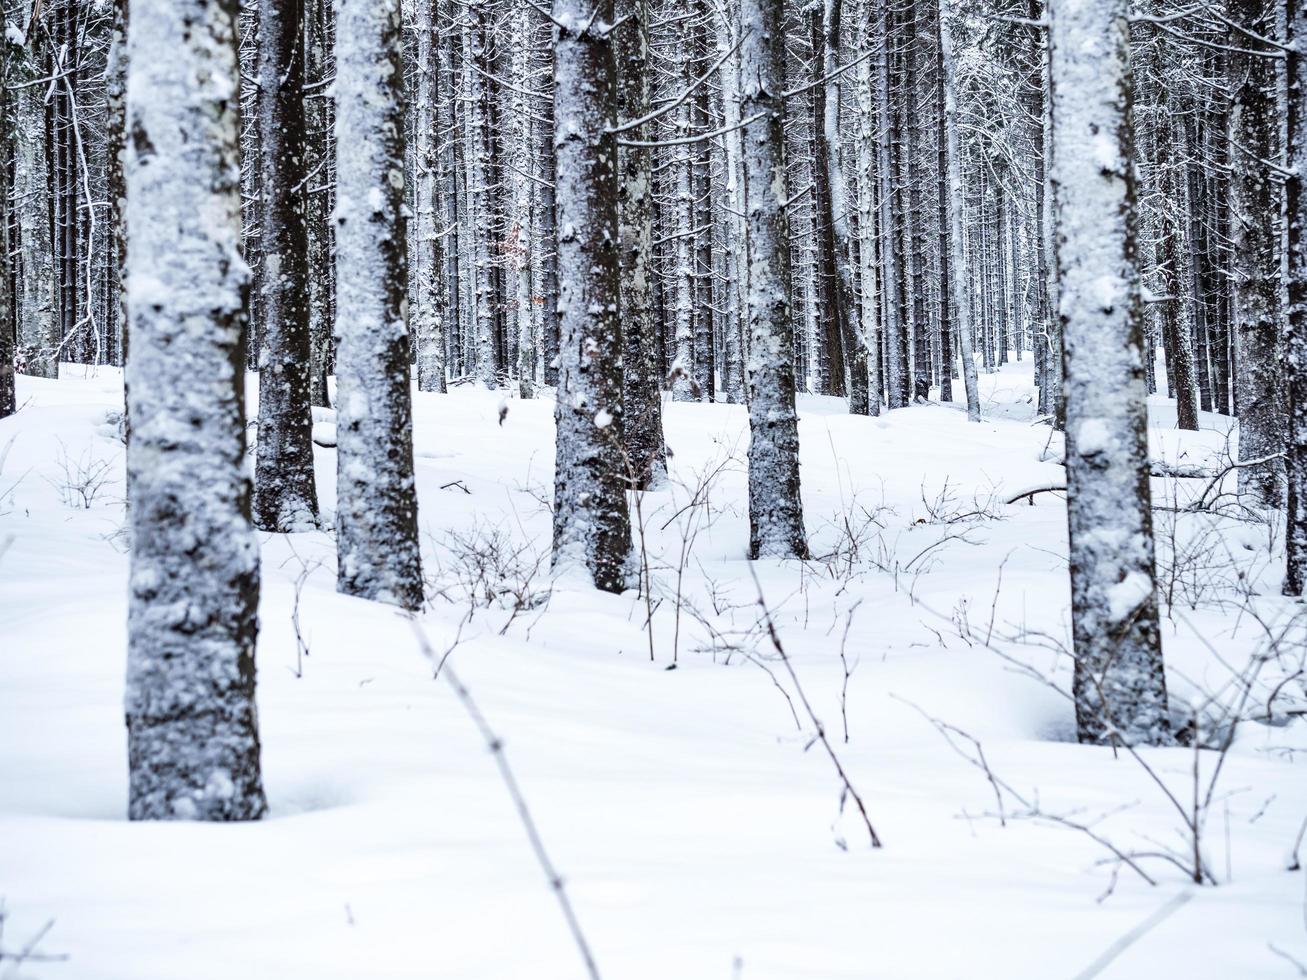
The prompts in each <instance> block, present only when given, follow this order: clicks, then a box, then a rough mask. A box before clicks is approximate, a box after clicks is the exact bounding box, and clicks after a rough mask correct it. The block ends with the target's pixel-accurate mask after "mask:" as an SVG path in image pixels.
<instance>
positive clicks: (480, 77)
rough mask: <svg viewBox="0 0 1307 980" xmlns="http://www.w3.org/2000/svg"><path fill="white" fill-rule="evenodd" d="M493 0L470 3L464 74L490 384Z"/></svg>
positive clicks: (471, 217) (477, 282)
mask: <svg viewBox="0 0 1307 980" xmlns="http://www.w3.org/2000/svg"><path fill="white" fill-rule="evenodd" d="M487 2H488V0H472V2H471V3H469V4H468V10H467V16H468V18H469V20H470V24H469V26H468V27H467V28H466V29H465V33H464V35H463V78H464V88H465V91H466V105H465V106H464V108H463V119H464V131H463V139H464V149H463V163H464V166H465V168H466V179H467V201H468V226H467V232H468V234H469V236H470V238H471V240H472V247H471V253H472V254H471V264H472V282H471V285H472V288H473V293H474V295H473V307H472V308H473V311H474V315H475V318H476V321H475V322H476V328H475V330H476V333H475V344H476V376H477V380H479V381H480V382H481V383H482V384H483V385H485V386H486V387H487V388H495V387H497V386H498V384H499V359H498V356H497V350H496V345H495V310H494V302H495V290H494V270H493V268H492V265H491V258H490V236H491V234H493V230H492V228H491V187H490V183H491V174H490V120H489V118H488V109H489V107H488V103H489V101H490V95H489V92H488V90H487V89H488V79H487V78H486V77H485V73H486V68H487V60H486V30H487V25H486V20H487V17H488V14H487V11H486V5H487Z"/></svg>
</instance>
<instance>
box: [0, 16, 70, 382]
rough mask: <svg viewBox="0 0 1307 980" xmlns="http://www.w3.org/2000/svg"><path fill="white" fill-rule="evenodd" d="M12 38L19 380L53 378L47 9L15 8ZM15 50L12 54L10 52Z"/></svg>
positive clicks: (56, 344)
mask: <svg viewBox="0 0 1307 980" xmlns="http://www.w3.org/2000/svg"><path fill="white" fill-rule="evenodd" d="M18 15H19V24H20V25H22V27H21V28H20V29H18V33H16V34H15V33H9V34H7V35H6V37H5V45H6V57H8V58H11V59H12V63H13V66H14V67H13V72H12V77H13V81H12V88H13V89H14V96H13V97H14V144H15V151H14V206H15V209H16V211H17V215H16V217H17V225H18V255H17V262H18V282H19V290H18V294H17V296H16V297H15V300H16V303H17V306H18V357H19V363H20V365H21V366H22V369H23V372H24V373H25V374H30V375H33V376H35V377H38V378H55V377H58V374H59V352H60V336H59V318H58V316H57V315H56V310H55V269H54V242H53V239H52V233H51V229H50V215H51V208H52V202H51V180H50V175H49V166H48V159H49V157H48V152H47V146H48V144H47V137H48V132H47V125H46V106H45V90H46V86H43V85H42V84H41V79H42V78H43V77H44V76H45V71H44V68H45V50H46V46H47V43H48V41H47V24H46V19H47V17H48V16H49V7H48V6H45V5H43V4H42V3H41V2H40V0H22V2H21V3H20V4H19V5H18ZM15 48H17V50H15Z"/></svg>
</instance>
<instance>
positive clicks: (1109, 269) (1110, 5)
mask: <svg viewBox="0 0 1307 980" xmlns="http://www.w3.org/2000/svg"><path fill="white" fill-rule="evenodd" d="M1051 7H1052V9H1051V18H1050V19H1051V27H1050V31H1051V37H1050V39H1051V53H1050V58H1051V62H1052V83H1053V84H1052V95H1053V168H1052V181H1053V191H1054V207H1055V218H1056V222H1057V242H1058V247H1057V252H1056V256H1057V275H1058V313H1059V316H1060V318H1061V321H1062V325H1063V337H1064V342H1065V352H1064V358H1065V398H1066V446H1067V451H1066V468H1067V522H1068V529H1069V533H1070V565H1071V621H1072V634H1073V640H1074V651H1075V674H1074V679H1073V693H1074V697H1075V706H1076V725H1077V731H1078V734H1079V737H1080V741H1082V742H1093V743H1108V744H1117V743H1119V742H1122V741H1124V742H1125V743H1127V744H1131V745H1134V744H1163V743H1166V742H1168V741H1169V740H1170V721H1169V716H1168V713H1167V701H1166V679H1165V673H1164V671H1163V667H1162V648H1161V639H1160V636H1159V630H1158V613H1157V593H1156V588H1155V583H1154V579H1153V529H1152V511H1151V499H1150V493H1149V484H1148V437H1147V421H1148V418H1147V393H1146V389H1145V383H1144V363H1143V358H1142V347H1143V315H1142V305H1141V299H1140V287H1139V271H1138V267H1137V263H1136V206H1137V205H1136V195H1135V178H1134V169H1133V159H1134V152H1133V133H1132V130H1131V119H1130V104H1131V82H1130V70H1129V48H1128V44H1129V37H1130V29H1129V19H1128V18H1129V3H1128V2H1127V0H1093V2H1088V3H1071V2H1060V3H1059V2H1057V0H1055V2H1054V3H1053V4H1052V5H1051Z"/></svg>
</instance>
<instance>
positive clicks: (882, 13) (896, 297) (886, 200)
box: [876, 0, 905, 409]
mask: <svg viewBox="0 0 1307 980" xmlns="http://www.w3.org/2000/svg"><path fill="white" fill-rule="evenodd" d="M878 8H879V9H878V11H877V15H876V17H877V24H878V26H879V30H878V31H877V32H876V34H877V37H878V38H879V47H878V48H877V51H876V106H877V109H878V119H877V121H876V122H877V125H876V131H877V134H878V136H877V140H876V174H877V179H878V180H879V183H880V187H879V195H878V196H879V198H880V249H881V268H882V269H883V270H884V271H883V274H882V276H881V282H882V283H883V284H884V289H883V293H884V297H885V317H884V320H883V323H884V329H883V334H884V341H885V350H884V367H885V385H884V386H885V398H886V405H887V407H889V408H891V409H894V408H902V407H903V406H904V404H905V402H904V398H903V316H904V311H903V303H902V301H901V289H902V285H903V283H902V277H901V275H900V271H899V249H898V233H897V224H898V222H897V221H896V220H895V212H896V211H897V210H899V209H897V208H895V206H894V200H895V189H894V184H895V181H894V139H895V136H894V133H893V132H892V130H893V127H894V123H893V120H894V110H893V106H892V105H891V104H890V84H889V81H890V58H889V47H890V44H891V38H890V30H891V26H892V20H893V18H892V17H891V15H890V10H889V0H878Z"/></svg>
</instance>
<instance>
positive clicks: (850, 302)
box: [817, 0, 868, 415]
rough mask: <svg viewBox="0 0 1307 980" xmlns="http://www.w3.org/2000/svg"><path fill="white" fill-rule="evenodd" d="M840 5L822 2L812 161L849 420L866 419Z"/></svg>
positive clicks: (828, 0)
mask: <svg viewBox="0 0 1307 980" xmlns="http://www.w3.org/2000/svg"><path fill="white" fill-rule="evenodd" d="M843 2H844V0H825V7H824V12H823V19H822V21H823V22H822V39H823V46H822V62H821V70H822V73H823V78H824V79H825V82H824V85H825V92H824V93H823V94H824V95H825V100H824V110H825V111H824V112H823V116H822V119H821V125H822V129H823V133H822V135H823V139H822V144H823V148H824V149H825V153H824V154H823V155H822V159H821V160H819V161H817V163H818V165H819V166H823V167H824V168H825V177H826V181H825V182H826V188H827V192H828V194H829V197H830V214H829V216H828V218H829V221H830V226H831V232H832V235H833V236H834V245H835V249H834V251H835V270H834V272H835V287H836V288H835V307H836V308H835V310H833V311H832V312H833V313H834V314H835V316H836V317H837V319H838V321H839V331H840V340H841V343H842V346H843V347H844V356H845V371H846V372H847V374H848V384H847V386H846V388H847V392H848V399H849V413H850V414H851V415H867V414H868V406H867V349H866V347H865V345H864V343H863V333H862V330H861V329H859V326H858V325H857V324H856V323H855V320H856V318H857V304H856V301H855V299H854V291H853V232H852V230H851V229H850V227H849V208H850V204H849V192H848V186H847V184H846V182H845V180H844V168H843V167H842V166H841V163H840V144H841V143H842V141H843V136H842V134H841V131H840V94H841V87H842V86H841V81H840V79H841V77H842V76H841V75H838V74H836V73H837V72H838V71H839V64H840V58H839V54H840V20H841V13H842V7H843Z"/></svg>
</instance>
